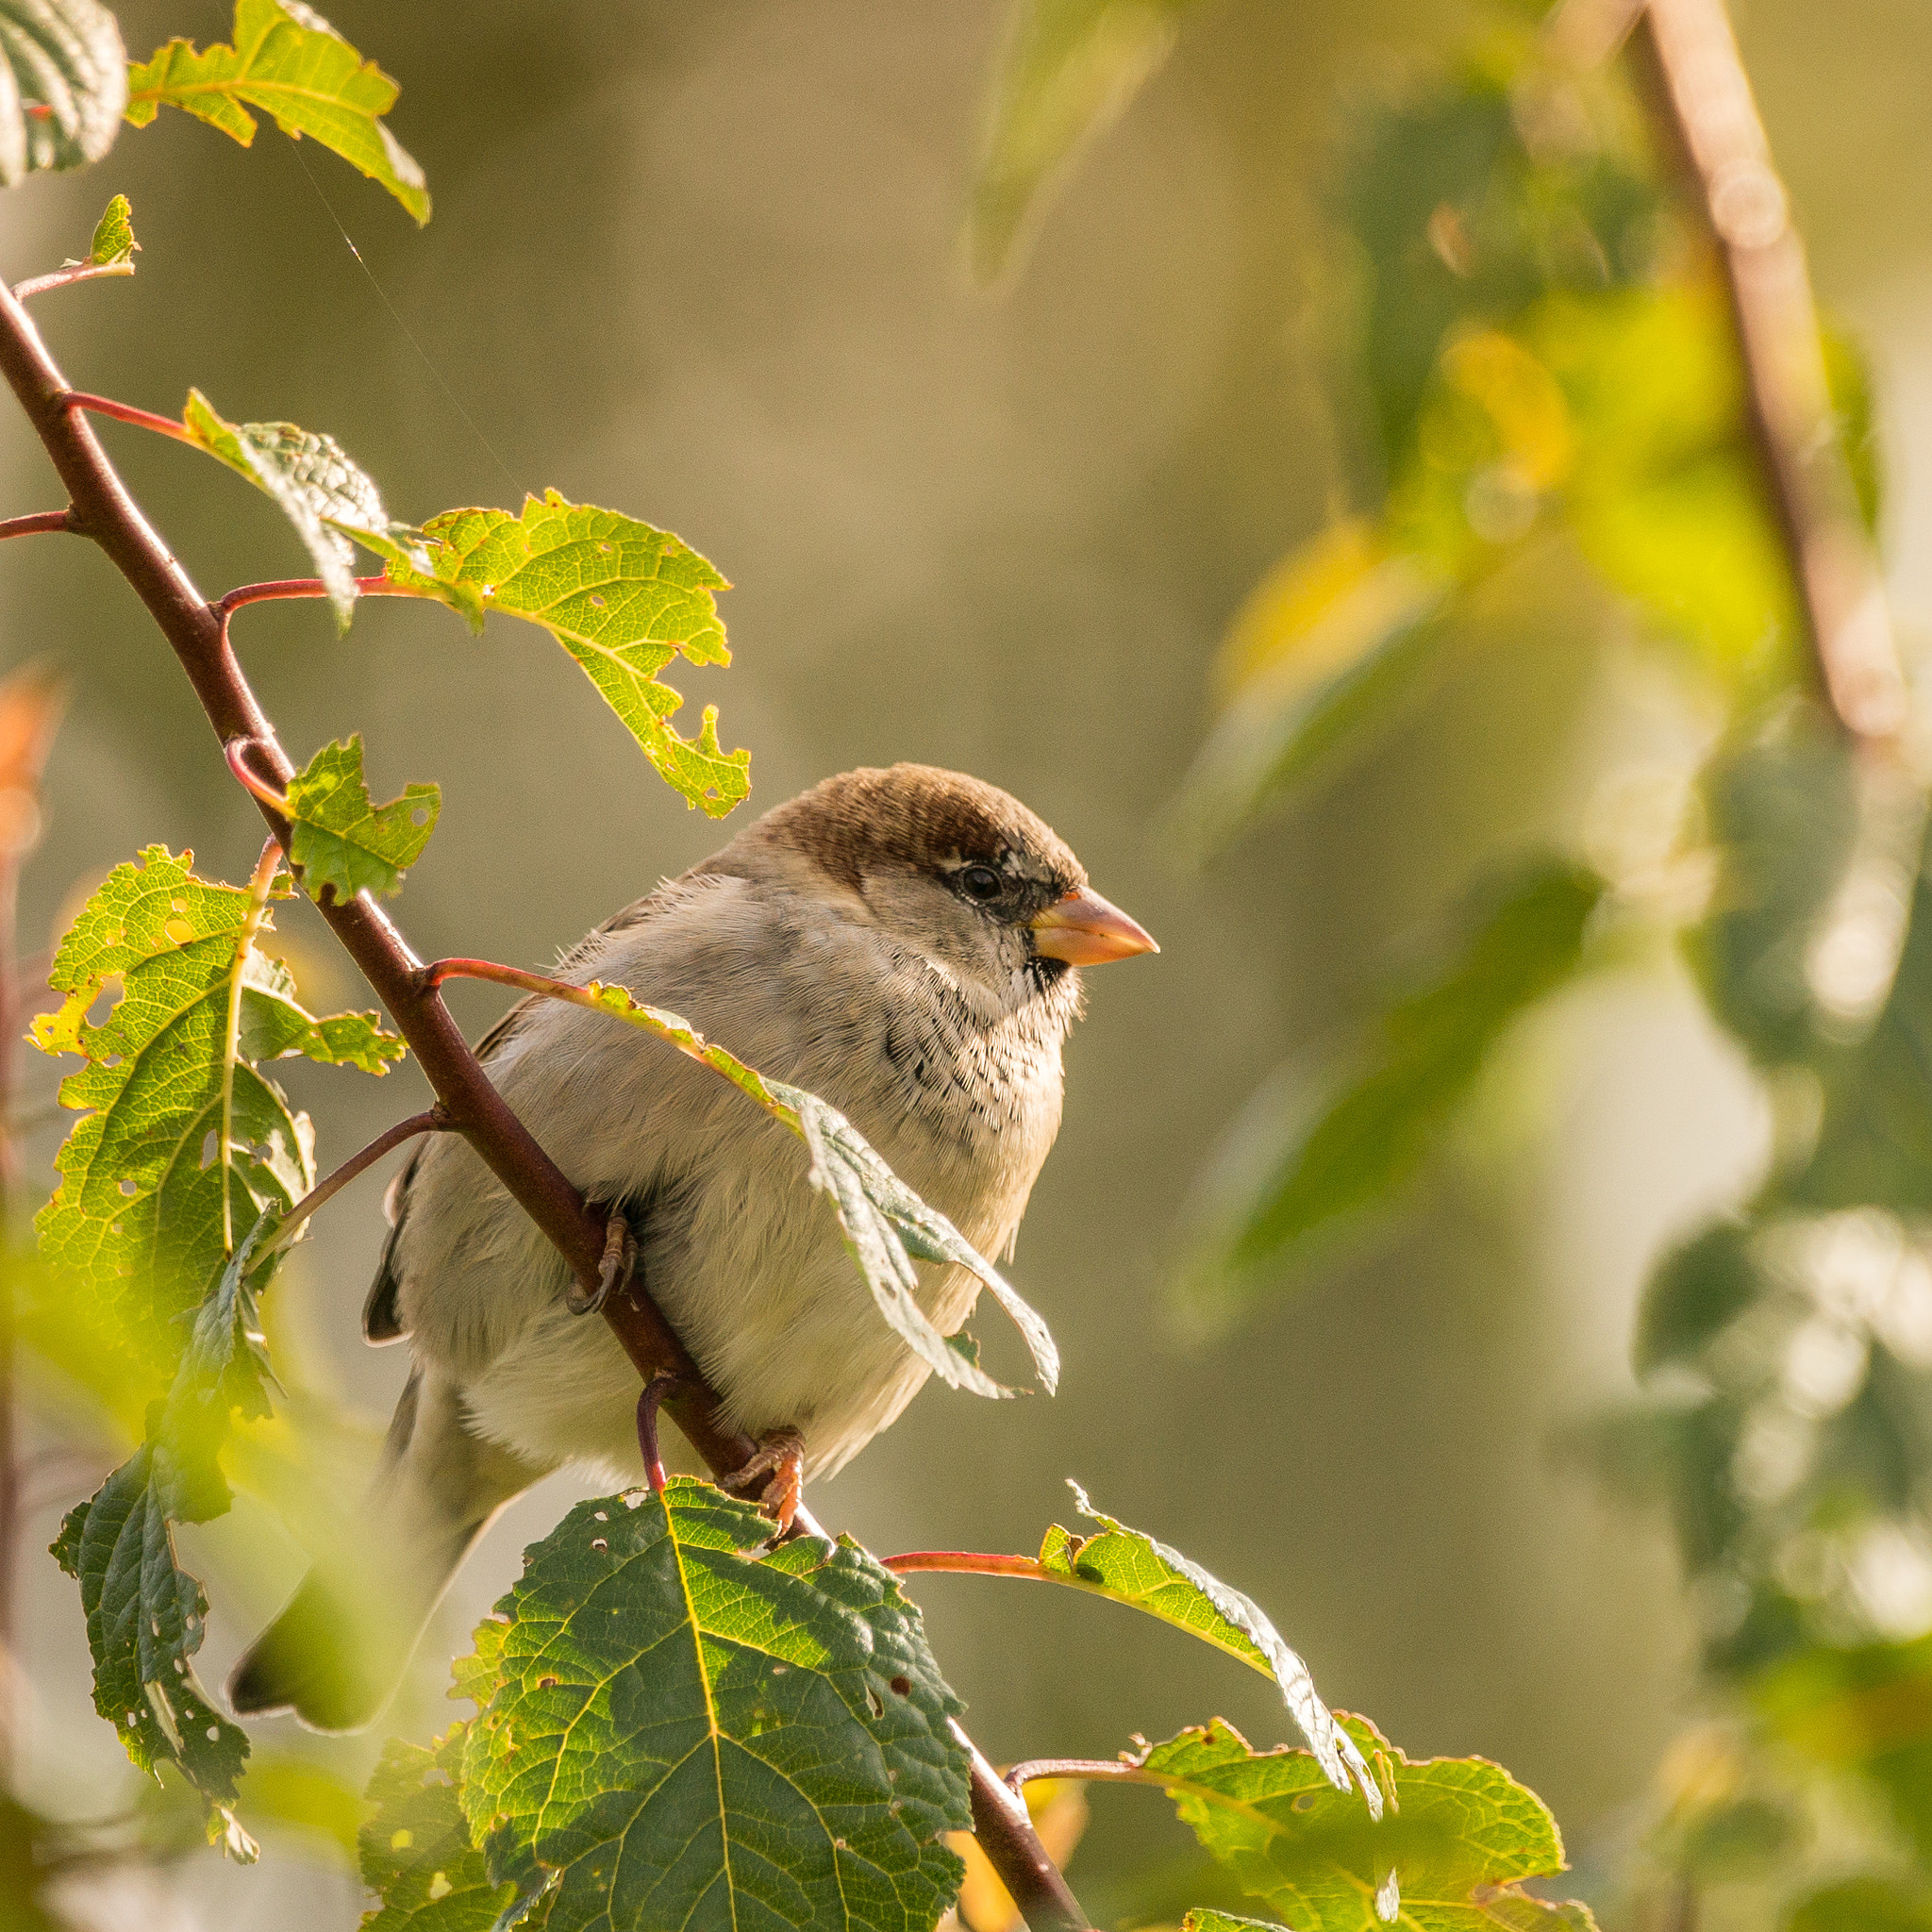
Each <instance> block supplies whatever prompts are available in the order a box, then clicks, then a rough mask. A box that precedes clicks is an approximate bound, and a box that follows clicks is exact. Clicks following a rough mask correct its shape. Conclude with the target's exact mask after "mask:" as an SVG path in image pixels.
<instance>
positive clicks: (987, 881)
mask: <svg viewBox="0 0 1932 1932" xmlns="http://www.w3.org/2000/svg"><path fill="white" fill-rule="evenodd" d="M957 877H958V887H959V890H960V891H962V892H964V893H965V894H966V896H967V897H968V898H969V899H978V900H981V901H985V900H988V899H997V898H998V897H999V895H1000V894H1001V893H1002V892H1004V891H1006V889H1007V882H1006V880H1005V879H1003V878H1001V876H1000V875H999V874H998V873H996V872H995V871H994V870H993V869H992V867H991V866H990V865H967V866H962V867H961V868H960V869H959V872H958V874H957Z"/></svg>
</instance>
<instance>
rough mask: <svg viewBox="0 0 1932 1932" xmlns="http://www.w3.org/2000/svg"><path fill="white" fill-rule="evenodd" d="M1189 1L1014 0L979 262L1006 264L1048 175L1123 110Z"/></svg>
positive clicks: (972, 231)
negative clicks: (1015, 1)
mask: <svg viewBox="0 0 1932 1932" xmlns="http://www.w3.org/2000/svg"><path fill="white" fill-rule="evenodd" d="M1191 4H1192V0H1017V4H1016V5H1015V7H1014V10H1013V16H1012V22H1011V25H1010V26H1009V27H1008V39H1007V50H1006V55H1005V58H1004V59H1003V60H1002V62H1001V65H1000V75H999V79H998V81H997V82H996V83H995V86H994V91H993V100H992V111H991V122H990V125H989V127H988V130H987V139H986V147H985V151H984V153H983V155H982V157H981V158H980V163H979V168H978V172H977V174H976V175H975V176H974V183H973V211H972V219H971V225H970V228H969V242H970V246H971V252H972V258H973V266H974V272H975V273H976V274H977V275H978V276H979V278H980V279H981V280H982V281H991V280H992V279H993V278H994V277H995V276H996V275H998V274H999V273H1000V271H1001V270H1002V269H1003V268H1004V267H1005V266H1006V265H1007V262H1008V259H1009V258H1010V257H1011V255H1012V253H1013V249H1014V244H1015V242H1016V241H1017V240H1018V238H1019V235H1020V232H1021V230H1022V228H1023V227H1024V225H1025V224H1026V218H1027V215H1028V212H1029V210H1031V209H1032V208H1035V207H1036V206H1037V205H1038V204H1039V203H1040V202H1041V199H1042V198H1043V195H1044V192H1045V189H1046V186H1047V184H1048V182H1049V180H1050V179H1051V178H1052V177H1053V176H1054V175H1056V174H1058V172H1059V171H1060V170H1061V169H1063V168H1064V167H1065V166H1066V165H1067V164H1068V163H1070V162H1071V160H1072V158H1073V157H1074V154H1075V152H1076V151H1077V150H1078V149H1079V148H1080V146H1081V145H1082V144H1083V143H1084V142H1087V141H1088V140H1090V139H1091V137H1092V136H1094V135H1096V134H1098V133H1100V132H1101V131H1102V130H1103V129H1105V128H1107V127H1109V126H1111V125H1113V123H1114V122H1115V121H1117V120H1119V118H1120V117H1121V115H1122V114H1124V112H1125V111H1126V108H1127V106H1128V103H1129V102H1131V101H1132V100H1133V98H1134V96H1135V95H1136V94H1137V93H1138V92H1140V91H1141V88H1142V87H1143V86H1144V85H1145V84H1146V82H1147V81H1148V79H1149V78H1150V77H1151V76H1152V75H1154V74H1155V73H1156V72H1157V70H1158V68H1159V67H1160V65H1161V63H1162V62H1163V61H1164V60H1165V59H1166V58H1167V57H1168V55H1169V53H1170V52H1171V51H1172V50H1173V47H1174V37H1175V32H1176V27H1177V23H1178V21H1179V18H1180V16H1181V14H1183V13H1184V12H1186V11H1187V10H1188V8H1189V7H1190V6H1191Z"/></svg>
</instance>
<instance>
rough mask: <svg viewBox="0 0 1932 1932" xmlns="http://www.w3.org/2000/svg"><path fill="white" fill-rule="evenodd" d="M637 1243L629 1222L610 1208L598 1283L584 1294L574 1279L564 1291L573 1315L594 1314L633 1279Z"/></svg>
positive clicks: (567, 1305)
mask: <svg viewBox="0 0 1932 1932" xmlns="http://www.w3.org/2000/svg"><path fill="white" fill-rule="evenodd" d="M637 1261H638V1244H637V1242H636V1241H635V1240H634V1239H633V1238H632V1236H631V1231H630V1223H629V1222H627V1221H626V1220H625V1218H624V1216H623V1215H622V1214H621V1213H619V1212H618V1210H617V1209H616V1208H609V1209H608V1210H607V1213H606V1218H605V1222H604V1258H603V1259H602V1260H601V1261H599V1262H598V1263H597V1286H596V1287H595V1288H594V1289H593V1290H592V1291H591V1292H590V1293H589V1294H582V1293H579V1292H578V1291H577V1287H576V1284H575V1282H572V1283H571V1284H570V1285H569V1286H568V1287H567V1288H565V1290H564V1291H563V1299H564V1304H565V1306H566V1307H568V1308H569V1309H570V1311H571V1313H572V1314H573V1315H594V1314H596V1313H597V1312H598V1311H599V1310H600V1309H601V1308H602V1307H603V1306H604V1304H605V1303H606V1302H608V1300H609V1299H610V1295H611V1291H613V1290H614V1289H618V1288H621V1287H622V1286H623V1285H624V1284H625V1282H626V1281H628V1280H629V1279H630V1275H631V1270H632V1269H633V1268H635V1267H636V1266H637Z"/></svg>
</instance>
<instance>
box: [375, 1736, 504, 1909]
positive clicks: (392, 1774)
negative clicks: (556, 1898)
mask: <svg viewBox="0 0 1932 1932" xmlns="http://www.w3.org/2000/svg"><path fill="white" fill-rule="evenodd" d="M468 1735H469V1726H468V1725H467V1724H454V1725H452V1726H451V1728H450V1731H449V1734H448V1735H447V1736H446V1737H443V1738H440V1739H439V1740H437V1741H436V1743H435V1744H434V1746H432V1747H431V1748H430V1749H428V1750H425V1749H424V1748H423V1746H422V1745H420V1744H408V1743H405V1742H404V1741H403V1740H401V1739H399V1738H391V1740H389V1742H388V1743H387V1744H385V1745H384V1746H383V1749H382V1757H381V1759H380V1761H379V1762H378V1763H377V1764H376V1767H375V1772H374V1773H373V1774H371V1777H370V1780H369V1798H370V1802H371V1803H372V1804H374V1805H375V1816H374V1817H373V1818H371V1819H370V1820H369V1821H368V1822H367V1823H366V1824H364V1825H363V1827H362V1830H361V1834H360V1838H359V1849H360V1852H361V1865H362V1882H363V1884H364V1885H366V1886H367V1887H368V1888H369V1890H371V1891H373V1892H375V1894H376V1895H377V1896H378V1897H379V1898H380V1899H381V1901H382V1904H381V1906H380V1907H379V1908H378V1909H376V1910H375V1911H372V1912H369V1913H367V1914H366V1915H365V1916H364V1918H363V1920H362V1925H363V1928H364V1932H490V1928H491V1926H492V1925H494V1924H496V1922H497V1918H498V1916H499V1914H501V1913H502V1912H504V1911H506V1910H507V1909H508V1907H510V1906H511V1905H512V1904H513V1903H514V1902H515V1899H516V1887H515V1886H514V1885H509V1884H503V1885H491V1882H490V1877H489V1874H488V1873H486V1872H485V1870H484V1861H483V1854H482V1853H481V1852H480V1851H478V1850H477V1849H476V1847H475V1845H473V1844H472V1843H471V1841H470V1824H469V1821H468V1820H467V1819H466V1818H465V1817H464V1816H463V1805H462V1796H461V1793H460V1791H459V1790H458V1785H457V1781H458V1778H460V1777H461V1776H462V1770H463V1749H464V1743H465V1740H466V1739H467V1738H468ZM521 1923H522V1924H524V1925H525V1926H530V1925H531V1924H532V1921H531V1919H529V1918H525V1919H524V1920H523V1921H522V1922H521Z"/></svg>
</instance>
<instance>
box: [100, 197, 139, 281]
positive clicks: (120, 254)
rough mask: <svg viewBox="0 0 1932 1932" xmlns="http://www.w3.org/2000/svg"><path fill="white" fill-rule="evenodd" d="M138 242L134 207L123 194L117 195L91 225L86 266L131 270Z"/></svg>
mask: <svg viewBox="0 0 1932 1932" xmlns="http://www.w3.org/2000/svg"><path fill="white" fill-rule="evenodd" d="M140 248H141V243H140V242H137V241H136V240H135V239H134V210H133V209H132V208H129V207H128V205H127V197H126V196H125V194H117V195H116V196H115V197H114V198H113V200H112V201H110V202H109V203H108V206H107V207H106V208H104V209H103V210H102V211H101V218H100V220H99V221H98V222H96V223H95V224H94V236H93V240H92V242H90V243H89V244H88V251H87V263H86V265H87V266H88V267H89V268H100V269H108V268H125V269H126V271H127V273H128V274H129V275H132V274H133V273H134V258H135V256H136V254H137V253H139V251H140Z"/></svg>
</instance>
